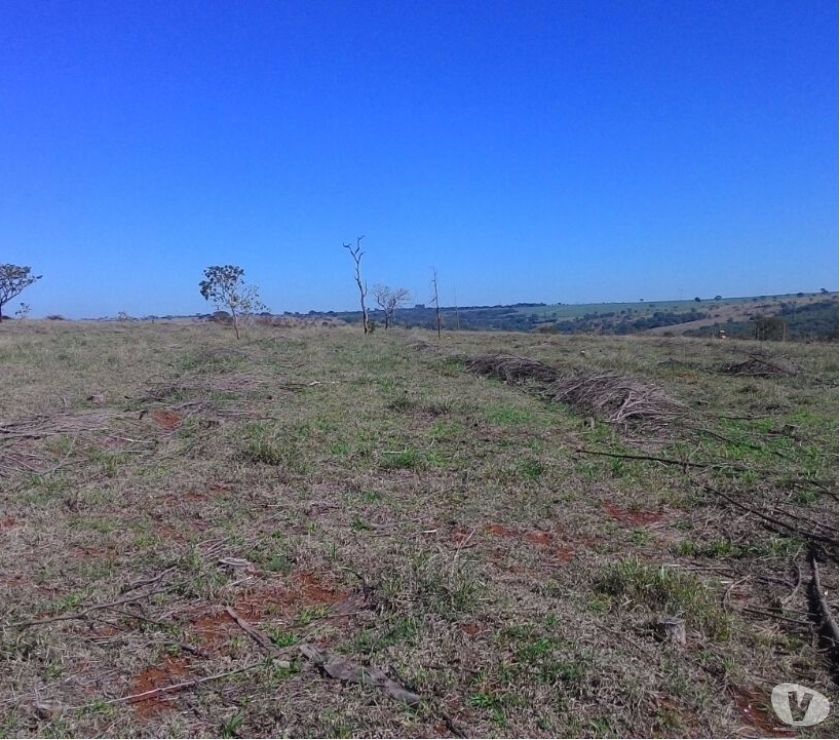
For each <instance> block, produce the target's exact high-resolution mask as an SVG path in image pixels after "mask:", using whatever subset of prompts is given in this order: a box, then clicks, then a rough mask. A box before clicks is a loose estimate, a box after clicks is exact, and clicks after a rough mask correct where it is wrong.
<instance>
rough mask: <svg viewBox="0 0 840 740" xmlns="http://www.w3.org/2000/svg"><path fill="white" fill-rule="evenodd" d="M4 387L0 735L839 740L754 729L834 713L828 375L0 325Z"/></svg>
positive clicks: (729, 349)
mask: <svg viewBox="0 0 840 740" xmlns="http://www.w3.org/2000/svg"><path fill="white" fill-rule="evenodd" d="M498 352H504V353H508V354H512V355H515V356H516V357H514V358H509V357H508V358H504V357H503V358H499V357H498V356H495V353H498ZM770 353H772V354H770ZM476 358H479V359H478V360H477V359H476ZM523 358H525V359H523ZM0 363H2V368H3V379H4V393H3V395H2V397H1V398H0V489H1V490H2V495H0V533H2V542H3V547H2V549H0V638H1V639H2V643H0V655H2V666H3V671H2V674H0V735H38V736H67V735H87V736H101V735H108V736H125V735H143V736H148V735H175V736H186V735H221V736H227V737H235V736H282V735H298V736H299V735H320V736H351V735H355V736H359V735H366V736H395V735H399V736H422V735H429V736H441V737H444V736H453V735H457V734H462V735H484V736H514V735H520V736H521V735H526V736H527V735H533V736H558V735H559V736H569V735H571V736H614V735H624V736H654V735H659V736H674V735H676V736H687V735H690V736H730V735H746V736H756V735H772V734H777V735H782V736H786V735H790V736H793V735H794V732H796V733H798V734H799V735H800V736H819V737H829V736H836V735H837V731H838V727H837V721H836V714H835V715H833V717H831V718H829V719H828V720H827V721H826V722H825V723H823V724H822V725H819V726H817V727H812V728H802V729H799V730H796V731H794V730H791V729H789V728H780V727H779V726H778V723H777V721H776V720H775V717H774V715H773V713H772V711H770V710H769V709H768V703H769V694H770V690H771V688H772V687H773V686H774V685H775V684H778V683H781V682H798V683H802V684H805V685H807V686H810V687H813V688H816V689H818V690H820V691H822V692H823V693H825V694H826V695H827V696H828V697H829V698H830V699H831V701H832V702H833V706H834V707H836V706H837V704H836V702H837V691H836V684H835V683H834V676H835V674H834V670H836V662H835V663H834V664H833V666H832V662H831V661H832V655H831V651H830V650H826V645H827V643H826V641H825V640H824V639H822V638H821V637H820V635H819V629H818V627H817V624H816V623H815V620H817V621H818V620H819V619H820V617H819V616H818V606H817V603H816V602H817V599H816V598H815V596H816V594H815V593H814V592H813V590H812V588H811V582H812V566H811V562H812V561H813V562H815V563H816V564H817V568H818V569H819V575H820V577H821V579H822V582H823V583H822V585H823V589H824V590H825V591H826V592H827V602H828V604H830V605H836V603H837V482H836V481H837V478H836V476H837V415H836V413H837V372H838V367H837V349H836V346H834V347H831V346H817V345H789V344H778V343H775V344H773V345H772V347H771V348H770V349H769V350H768V349H767V347H766V346H765V347H759V346H758V345H757V344H753V343H750V342H739V343H734V342H721V341H714V340H712V341H707V340H700V339H697V340H691V339H680V338H660V337H647V338H639V337H634V338H599V337H560V336H539V335H526V334H489V333H488V334H483V333H462V334H445V335H444V338H443V340H442V341H441V342H440V343H439V344H438V343H437V342H436V340H435V338H434V337H433V336H432V335H431V334H427V333H425V332H420V331H411V332H408V331H402V330H396V331H391V332H389V333H388V334H385V333H384V332H381V331H378V332H377V333H376V334H374V335H372V336H369V337H362V336H361V333H360V332H358V331H351V330H350V329H349V328H337V329H331V330H327V329H311V330H307V329H283V330H279V329H271V328H264V327H254V328H252V329H250V330H249V331H248V332H247V334H246V336H245V337H244V338H243V341H241V342H239V343H235V342H234V341H233V337H232V334H231V332H230V331H228V330H226V329H225V328H224V327H220V326H213V325H186V324H184V325H179V324H163V325H161V324H158V325H149V324H142V325H118V324H111V325H98V326H97V325H84V324H69V323H68V324H66V325H60V324H47V323H40V322H30V323H26V324H24V323H23V322H21V323H20V324H17V325H10V324H4V325H3V327H2V330H0ZM546 368H547V369H546ZM622 389H624V390H622ZM628 389H629V390H628ZM622 393H624V395H621V394H622ZM609 394H612V395H609ZM634 394H635V395H634ZM633 409H636V410H637V411H638V413H631V411H633ZM649 412H650V413H649ZM610 419H613V421H610ZM651 458H656V459H651ZM832 608H833V607H832ZM666 617H677V618H680V619H683V620H684V621H685V627H686V644H685V645H684V646H681V645H679V644H677V643H673V642H671V641H669V640H668V639H667V638H664V637H663V635H662V634H661V633H660V630H659V628H658V622H660V621H661V620H662V619H664V618H666ZM835 619H836V615H835ZM237 620H238V621H237ZM301 648H303V649H301ZM313 656H314V660H313ZM319 656H320V658H319ZM323 660H327V665H322V666H320V668H319V666H318V665H317V664H318V662H319V661H323ZM359 666H363V667H366V668H368V669H369V671H370V672H369V673H367V674H365V673H362V672H360V671H359V670H358V667H359ZM373 669H380V670H381V671H382V672H383V675H380V674H378V673H376V671H375V670H373ZM348 678H349V679H353V678H355V679H361V681H362V683H361V684H360V683H358V681H356V682H354V681H352V680H343V679H348ZM366 679H367V680H366ZM386 679H387V680H386ZM388 681H390V682H391V683H388ZM365 683H367V684H370V683H376V684H379V685H365ZM171 686H176V687H177V688H176V689H173V690H169V691H166V692H161V691H160V689H161V688H163V687H171ZM400 687H403V688H404V689H406V690H408V691H410V692H413V693H414V694H416V695H419V697H420V699H421V700H420V702H419V703H418V704H410V703H407V702H405V701H403V700H402V699H404V698H406V697H405V696H402V698H400V696H399V693H400V692H399V689H400ZM394 694H397V697H396V698H395V697H394V696H393V695H394ZM138 695H139V696H138ZM130 697H135V698H134V699H131V698H130ZM409 698H410V697H409Z"/></svg>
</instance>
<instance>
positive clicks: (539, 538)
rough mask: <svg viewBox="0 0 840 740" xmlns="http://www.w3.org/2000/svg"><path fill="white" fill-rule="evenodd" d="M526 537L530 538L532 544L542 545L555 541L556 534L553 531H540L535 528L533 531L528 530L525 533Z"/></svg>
mask: <svg viewBox="0 0 840 740" xmlns="http://www.w3.org/2000/svg"><path fill="white" fill-rule="evenodd" d="M525 539H526V540H528V542H530V543H531V544H532V545H540V546H543V547H545V546H547V545H550V544H551V543H552V542H553V541H554V535H553V534H551V532H540V531H538V530H535V531H533V532H528V534H526V535H525Z"/></svg>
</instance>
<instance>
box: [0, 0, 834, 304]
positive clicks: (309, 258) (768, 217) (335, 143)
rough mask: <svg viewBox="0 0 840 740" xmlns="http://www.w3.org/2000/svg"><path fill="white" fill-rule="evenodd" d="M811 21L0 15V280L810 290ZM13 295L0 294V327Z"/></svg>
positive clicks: (827, 64)
mask: <svg viewBox="0 0 840 740" xmlns="http://www.w3.org/2000/svg"><path fill="white" fill-rule="evenodd" d="M837 56H838V55H837V5H836V3H835V2H833V1H828V0H816V1H809V2H805V3H803V2H799V1H795V0H791V1H790V2H772V1H771V0H761V2H757V1H756V2H746V1H745V0H725V1H723V0H721V1H720V2H700V1H696V2H684V1H683V2H680V1H674V0H670V1H662V2H649V1H644V0H634V1H630V0H627V1H626V2H607V1H596V0H588V1H586V2H574V1H571V0H569V1H563V0H552V1H551V2H531V1H528V0H518V1H511V2H494V1H493V0H483V1H482V2H455V1H454V0H448V1H446V2H440V1H435V0H422V1H418V2H397V1H395V2H364V1H363V0H356V2H340V1H339V0H331V1H330V2H302V1H300V2H280V1H278V0H275V1H273V2H259V1H256V0H251V1H249V2H221V1H219V2H203V1H201V2H199V1H196V2H183V1H179V0H167V1H166V2H156V1H152V0H147V1H146V2H128V1H126V2H118V3H115V2H110V0H108V1H105V2H99V1H97V0H84V2H62V1H56V2H45V1H44V0H25V1H24V2H21V1H19V0H5V2H3V3H2V4H0V193H2V197H0V262H12V263H16V264H26V265H32V266H33V268H35V269H36V270H37V271H38V272H39V273H43V274H44V278H43V280H42V281H41V282H40V283H39V284H38V285H37V286H36V287H33V288H31V289H30V290H29V291H27V293H26V294H25V296H22V297H21V298H22V299H23V300H26V301H27V302H29V303H30V304H32V307H33V312H34V314H35V315H43V314H46V313H52V312H56V313H63V314H65V315H67V316H73V317H78V316H99V315H106V314H114V313H116V312H117V311H121V310H124V311H128V312H129V313H132V314H137V315H140V314H148V313H158V314H165V313H193V312H196V311H204V310H207V307H206V304H205V303H204V301H203V299H202V298H201V296H200V295H199V292H198V282H199V280H200V279H201V272H202V269H203V268H204V267H205V266H207V265H211V264H224V263H234V264H238V265H241V266H242V267H244V268H245V270H246V274H247V278H248V279H249V280H250V281H252V282H254V283H257V284H258V285H259V286H260V287H261V289H262V294H263V298H264V300H265V302H266V303H268V304H269V306H270V307H271V308H272V309H273V310H275V311H283V310H292V311H294V310H308V309H311V308H317V309H343V308H353V307H355V305H356V295H355V293H354V290H355V287H354V284H353V282H352V276H351V263H350V260H349V257H348V255H347V254H346V253H345V252H343V251H342V249H341V245H342V243H343V242H345V241H351V240H353V239H355V237H356V236H357V235H359V234H365V235H366V237H367V238H366V239H365V241H364V244H365V246H366V250H367V255H366V257H365V263H364V272H365V276H366V278H367V280H368V282H369V283H370V284H371V285H372V284H373V283H375V282H384V283H388V284H391V285H398V286H403V287H406V288H409V289H410V290H411V291H412V292H413V293H414V295H415V298H416V300H417V301H418V302H424V301H426V300H427V299H428V298H429V294H430V287H429V281H430V272H431V270H430V268H431V266H432V265H434V266H436V267H437V269H438V271H439V274H440V283H441V291H442V299H443V301H444V302H445V303H451V302H452V301H453V299H454V296H455V292H456V291H457V298H458V302H459V303H460V304H461V305H467V304H495V303H507V302H515V301H546V302H556V301H563V302H590V301H601V300H615V301H620V300H637V299H638V298H642V297H644V298H646V299H648V300H661V299H666V298H681V297H684V298H692V297H694V296H695V295H700V296H713V295H715V294H723V295H749V294H765V293H777V292H778V293H781V292H790V291H794V292H795V291H798V290H817V289H819V288H821V287H826V288H828V289H830V290H834V289H836V288H837V239H838V228H837V224H838V221H837V199H838V189H837V176H838V173H837V154H838V153H837V83H838V81H837ZM15 307H16V306H15V305H13V306H11V308H12V310H14V308H15Z"/></svg>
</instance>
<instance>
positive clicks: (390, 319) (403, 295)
mask: <svg viewBox="0 0 840 740" xmlns="http://www.w3.org/2000/svg"><path fill="white" fill-rule="evenodd" d="M410 296H411V294H410V293H409V292H408V291H407V290H406V289H405V288H394V289H391V288H389V287H388V286H387V285H374V286H373V297H374V298H375V299H376V305H377V306H379V308H381V309H382V312H383V313H384V314H385V329H386V330H387V329H388V327H389V326H391V324H392V323H394V314H396V312H397V309H398V308H400V307H401V306H404V305H405V304H406V303H408V301H409V298H410Z"/></svg>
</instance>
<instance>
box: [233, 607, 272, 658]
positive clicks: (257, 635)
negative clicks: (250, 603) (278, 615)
mask: <svg viewBox="0 0 840 740" xmlns="http://www.w3.org/2000/svg"><path fill="white" fill-rule="evenodd" d="M225 611H226V612H227V613H228V614H229V615H230V617H231V619H233V621H234V622H236V624H238V625H239V627H240V629H242V631H243V632H245V633H246V634H247V635H248V636H249V637H250V638H251V639H252V640H253V641H254V642H256V643H257V645H259V646H260V647H261V648H262V649H263V650H265V651H266V652H267V653H269V654H274V653H276V652H277V650H276V649H275V647H274V645H272V644H271V640H270V639H269V638H268V637H267V636H266V635H264V634H263V633H262V632H260V631H259V630H258V629H257V628H256V627H254V626H253V625H252V624H251V623H250V622H248V621H246V620H245V619H243V618H242V617H240V616H239V614H237V612H236V610H235V609H233V608H232V607H229V606H227V607H225Z"/></svg>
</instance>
